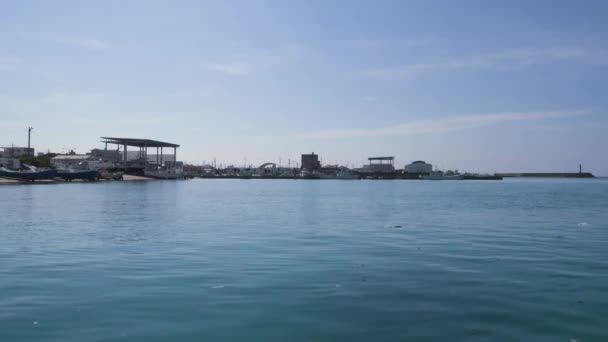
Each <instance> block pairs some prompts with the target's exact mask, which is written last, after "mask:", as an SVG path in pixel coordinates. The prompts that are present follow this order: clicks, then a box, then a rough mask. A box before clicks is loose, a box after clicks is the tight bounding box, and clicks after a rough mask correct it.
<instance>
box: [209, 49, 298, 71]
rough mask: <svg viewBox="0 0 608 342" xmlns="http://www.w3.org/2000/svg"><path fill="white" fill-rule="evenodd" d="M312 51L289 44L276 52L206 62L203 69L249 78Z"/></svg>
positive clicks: (256, 53) (240, 55) (249, 54)
mask: <svg viewBox="0 0 608 342" xmlns="http://www.w3.org/2000/svg"><path fill="white" fill-rule="evenodd" d="M308 52H310V50H309V49H308V48H306V47H304V46H302V45H299V44H289V45H287V46H284V47H281V48H279V49H275V50H257V51H249V52H245V53H239V54H233V55H230V56H228V57H224V58H222V59H221V60H204V61H203V62H201V64H200V65H201V67H202V68H203V69H206V70H209V71H214V72H219V73H223V74H227V75H231V76H249V75H252V74H255V73H257V72H259V71H261V70H267V69H270V68H273V67H278V66H284V65H288V64H290V63H292V62H296V61H298V60H300V59H301V57H302V56H304V55H305V54H306V53H308Z"/></svg>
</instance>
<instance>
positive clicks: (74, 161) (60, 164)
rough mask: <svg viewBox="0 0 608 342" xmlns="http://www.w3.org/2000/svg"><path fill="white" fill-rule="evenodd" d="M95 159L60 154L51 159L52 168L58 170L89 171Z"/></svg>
mask: <svg viewBox="0 0 608 342" xmlns="http://www.w3.org/2000/svg"><path fill="white" fill-rule="evenodd" d="M93 159H94V157H92V156H91V155H86V154H59V155H57V156H55V157H53V158H51V166H52V167H54V168H57V169H87V170H88V169H89V163H88V162H89V161H92V160H93Z"/></svg>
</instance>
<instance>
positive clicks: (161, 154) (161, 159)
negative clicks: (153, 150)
mask: <svg viewBox="0 0 608 342" xmlns="http://www.w3.org/2000/svg"><path fill="white" fill-rule="evenodd" d="M160 165H163V148H162V147H161V148H160Z"/></svg>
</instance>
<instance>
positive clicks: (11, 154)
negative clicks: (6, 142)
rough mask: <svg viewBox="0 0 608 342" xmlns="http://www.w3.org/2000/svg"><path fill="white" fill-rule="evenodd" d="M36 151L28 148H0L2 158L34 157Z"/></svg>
mask: <svg viewBox="0 0 608 342" xmlns="http://www.w3.org/2000/svg"><path fill="white" fill-rule="evenodd" d="M33 155H34V149H33V148H27V147H14V146H12V147H0V158H19V157H23V156H33Z"/></svg>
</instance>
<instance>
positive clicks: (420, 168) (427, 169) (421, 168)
mask: <svg viewBox="0 0 608 342" xmlns="http://www.w3.org/2000/svg"><path fill="white" fill-rule="evenodd" d="M404 169H405V172H407V173H431V172H432V171H433V165H432V164H428V163H426V162H424V161H423V160H417V161H415V162H412V163H411V164H408V165H405V168H404Z"/></svg>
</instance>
